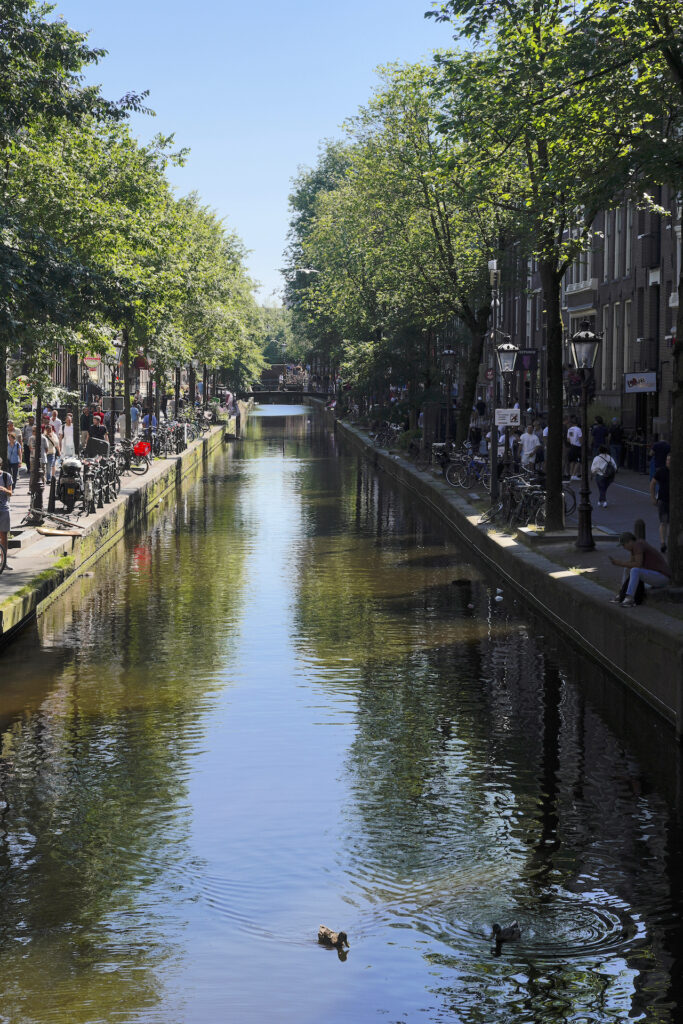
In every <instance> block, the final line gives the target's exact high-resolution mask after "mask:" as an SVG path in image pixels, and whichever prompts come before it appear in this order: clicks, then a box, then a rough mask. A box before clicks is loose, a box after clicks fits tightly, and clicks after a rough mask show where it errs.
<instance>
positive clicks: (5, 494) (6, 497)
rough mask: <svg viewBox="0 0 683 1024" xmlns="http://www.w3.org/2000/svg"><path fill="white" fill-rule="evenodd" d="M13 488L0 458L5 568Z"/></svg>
mask: <svg viewBox="0 0 683 1024" xmlns="http://www.w3.org/2000/svg"><path fill="white" fill-rule="evenodd" d="M13 490H14V485H13V483H12V476H11V474H10V473H8V472H6V471H5V470H4V469H3V460H2V458H0V546H1V547H2V549H3V551H4V552H5V567H6V568H7V569H9V568H10V566H9V565H7V541H8V538H9V529H10V507H9V506H10V498H11V497H12V491H13Z"/></svg>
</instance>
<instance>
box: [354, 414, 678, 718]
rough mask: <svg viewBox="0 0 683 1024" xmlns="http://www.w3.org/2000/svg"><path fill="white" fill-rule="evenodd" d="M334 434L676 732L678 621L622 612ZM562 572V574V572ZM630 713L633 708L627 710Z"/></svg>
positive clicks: (359, 442)
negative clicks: (430, 513)
mask: <svg viewBox="0 0 683 1024" xmlns="http://www.w3.org/2000/svg"><path fill="white" fill-rule="evenodd" d="M336 430H337V433H338V434H339V435H340V436H341V437H343V438H345V439H346V440H348V442H349V443H350V444H352V445H353V446H354V447H355V448H357V449H358V451H360V452H362V453H363V454H364V455H365V456H366V457H367V458H368V459H369V460H370V461H371V462H373V464H374V465H375V466H376V467H377V468H378V469H379V470H381V471H382V472H384V473H386V474H387V475H388V476H390V477H391V478H392V479H393V480H396V481H397V482H398V483H400V484H401V486H402V487H404V488H405V489H406V490H408V491H409V492H410V493H411V494H412V495H413V496H414V497H415V498H416V499H417V500H419V501H420V502H422V503H423V504H424V505H426V506H427V507H429V508H430V509H432V510H433V511H434V512H436V513H437V514H438V516H439V517H440V518H441V520H442V521H443V522H444V523H445V524H446V526H448V528H449V529H450V530H451V531H452V532H453V533H454V534H455V535H456V537H457V538H458V539H459V540H460V541H462V542H463V543H464V544H465V545H466V546H467V549H468V551H472V552H474V553H476V555H477V557H478V558H479V559H481V561H482V562H483V563H484V564H485V566H486V567H487V568H488V569H489V570H490V571H491V572H492V573H493V574H494V575H495V577H496V580H498V581H500V582H499V585H500V586H508V587H512V588H513V589H514V590H515V591H516V592H517V594H519V596H520V597H521V598H522V599H523V600H524V601H525V602H526V603H527V604H529V605H531V606H532V607H533V608H535V609H536V610H537V611H539V612H540V613H541V614H542V615H543V616H544V618H545V619H546V620H548V621H549V622H550V623H551V625H552V627H553V628H554V629H556V630H558V631H559V632H560V633H561V634H563V635H564V636H565V637H566V638H567V639H569V640H570V641H571V642H572V643H574V644H576V645H577V646H578V647H580V648H581V649H582V650H583V651H584V652H585V653H587V654H588V655H589V656H590V658H591V659H592V660H593V661H595V662H597V663H598V664H600V665H601V666H602V667H603V668H606V669H607V670H608V671H609V672H610V673H612V674H613V675H614V676H616V677H617V678H618V679H619V680H621V682H622V683H623V684H624V685H625V686H627V687H628V688H629V690H631V691H632V692H633V693H635V694H638V696H639V697H641V698H642V699H643V700H645V701H647V703H648V704H650V705H651V706H652V707H653V708H655V709H656V710H657V711H658V712H659V713H660V714H661V715H662V716H663V717H664V718H665V719H666V720H667V721H669V722H670V723H671V724H672V725H674V726H675V728H676V732H677V734H678V735H679V736H680V735H681V734H683V623H682V622H681V620H680V619H677V618H673V617H672V616H670V615H667V614H666V613H665V612H663V611H660V610H659V609H658V608H651V607H648V606H647V605H642V606H641V607H639V608H637V609H634V610H631V611H626V610H625V609H623V608H621V607H620V606H619V605H615V604H610V601H609V599H610V597H612V596H613V594H612V592H611V591H609V590H607V589H606V588H605V587H604V586H600V585H599V584H597V583H595V582H594V581H592V580H591V579H588V578H586V577H585V576H582V575H577V574H574V573H572V572H570V571H567V570H565V568H564V566H559V565H557V564H556V563H554V562H552V561H550V560H549V559H548V558H547V557H546V556H545V555H543V554H541V553H540V552H537V551H534V550H531V549H529V548H528V547H526V546H525V545H523V544H521V543H519V542H517V541H515V539H514V537H512V536H508V535H505V534H501V533H498V532H496V531H493V530H491V529H489V530H487V529H486V528H484V527H481V526H479V525H478V521H479V515H478V514H475V513H474V512H473V509H472V506H471V505H470V504H469V503H468V502H467V501H466V500H465V499H464V498H461V497H459V496H458V493H457V492H456V491H454V489H453V488H452V487H450V486H449V485H448V484H447V483H446V482H445V481H442V480H441V479H437V478H430V477H426V476H425V474H424V473H420V472H418V471H417V470H416V469H415V468H414V467H413V466H412V465H411V464H410V463H409V462H408V461H407V460H405V459H403V458H400V457H399V456H395V455H391V454H389V453H388V452H385V451H381V450H378V449H376V448H374V447H373V446H372V445H371V444H369V442H368V440H367V437H366V436H365V435H364V434H362V433H361V432H360V431H358V430H356V429H355V428H354V427H352V426H350V425H349V424H347V423H344V422H343V421H341V420H337V421H336ZM563 570H564V571H563ZM633 712H634V714H637V706H636V705H634V707H633Z"/></svg>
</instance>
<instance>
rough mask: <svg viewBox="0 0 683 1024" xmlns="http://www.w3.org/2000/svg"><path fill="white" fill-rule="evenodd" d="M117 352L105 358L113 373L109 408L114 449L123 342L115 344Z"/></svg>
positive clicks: (107, 366)
mask: <svg viewBox="0 0 683 1024" xmlns="http://www.w3.org/2000/svg"><path fill="white" fill-rule="evenodd" d="M114 347H115V349H116V351H115V352H113V353H112V352H109V353H108V354H107V355H106V356H105V357H104V365H105V366H106V368H107V369H108V370H110V371H111V405H110V407H109V441H110V444H111V446H112V448H113V447H114V437H115V434H116V377H117V374H118V369H119V360H120V359H121V349H122V347H123V340H122V339H121V340H120V341H118V342H114Z"/></svg>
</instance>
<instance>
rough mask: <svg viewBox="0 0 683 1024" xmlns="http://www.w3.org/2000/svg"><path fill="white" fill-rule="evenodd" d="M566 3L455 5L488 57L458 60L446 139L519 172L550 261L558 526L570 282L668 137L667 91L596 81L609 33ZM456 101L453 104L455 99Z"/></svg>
mask: <svg viewBox="0 0 683 1024" xmlns="http://www.w3.org/2000/svg"><path fill="white" fill-rule="evenodd" d="M569 14H570V8H569V7H568V5H566V4H565V3H563V2H561V0H514V2H511V3H510V2H502V0H499V2H495V0H492V2H490V3H484V4H474V3H473V2H471V0H452V2H449V3H447V4H444V5H442V6H441V8H440V17H442V18H449V19H453V20H454V21H455V23H456V24H457V25H458V27H461V28H462V29H464V31H465V32H466V33H467V34H468V35H470V36H471V37H473V38H474V39H475V41H476V42H477V47H476V49H474V50H473V51H471V52H469V53H466V54H447V55H444V56H442V57H441V58H440V60H439V63H440V66H441V68H442V71H443V74H444V82H445V90H444V103H446V104H447V105H448V108H449V115H448V116H447V117H445V118H444V121H443V129H444V131H446V132H447V133H448V134H449V136H451V137H452V138H453V139H454V144H457V145H461V144H463V142H464V144H465V145H466V147H467V150H468V154H469V157H470V159H471V160H472V161H473V162H475V161H476V162H479V163H480V165H481V166H485V167H487V168H491V167H497V168H498V170H499V173H501V174H502V173H507V172H508V171H509V169H510V167H511V166H513V167H515V168H516V172H517V173H516V174H515V186H514V189H513V190H511V194H510V195H509V196H508V197H507V201H508V203H509V204H510V208H511V209H512V210H514V211H515V213H516V214H517V217H518V226H519V234H520V238H522V239H526V240H527V241H526V248H527V252H528V253H533V254H534V255H535V256H536V258H537V259H538V263H539V269H540V274H541V281H542V285H543V298H544V305H545V311H546V322H547V353H548V393H549V442H548V460H547V480H548V519H549V525H550V526H559V525H560V523H561V521H562V509H561V506H562V498H561V489H562V484H561V460H562V376H563V367H562V320H561V312H560V287H561V282H562V278H563V276H564V274H565V272H566V270H567V268H568V266H569V265H570V263H571V261H572V259H573V258H574V257H575V256H576V255H577V253H578V251H580V250H581V249H583V248H585V247H587V246H588V245H590V243H591V227H592V224H593V222H594V219H595V217H596V215H597V213H598V212H599V211H600V210H601V209H604V208H606V207H609V206H611V205H614V204H616V203H618V202H620V201H621V199H622V197H623V194H624V191H625V190H626V189H633V190H637V189H638V182H639V157H640V155H641V154H642V153H643V151H644V150H645V149H647V148H651V147H652V146H653V145H656V144H658V143H660V142H661V140H662V137H663V133H665V132H666V131H667V130H668V128H667V125H665V124H664V123H663V120H662V118H661V116H659V115H660V114H661V109H662V103H664V102H665V103H668V102H670V99H671V90H670V89H668V90H667V89H665V90H664V92H663V93H662V92H661V91H659V92H656V91H655V90H653V89H652V83H651V82H650V81H649V80H648V84H647V87H646V86H645V85H644V84H643V85H642V87H641V86H640V85H639V83H638V80H637V78H636V79H635V80H634V68H633V67H632V66H631V65H630V64H628V63H621V64H620V63H618V62H614V63H613V66H612V67H611V73H610V74H609V75H606V74H605V75H595V74H594V70H595V55H596V46H598V47H599V46H600V45H601V44H602V42H603V40H602V36H601V32H600V28H599V26H593V28H592V30H591V31H588V29H587V30H586V31H583V32H576V31H572V26H571V24H570V22H569V17H568V16H569ZM448 93H450V98H449V97H448Z"/></svg>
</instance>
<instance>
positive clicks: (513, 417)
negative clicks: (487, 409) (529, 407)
mask: <svg viewBox="0 0 683 1024" xmlns="http://www.w3.org/2000/svg"><path fill="white" fill-rule="evenodd" d="M520 423H521V420H520V410H519V409H496V415H495V424H496V426H497V427H518V426H519V425H520Z"/></svg>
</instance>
